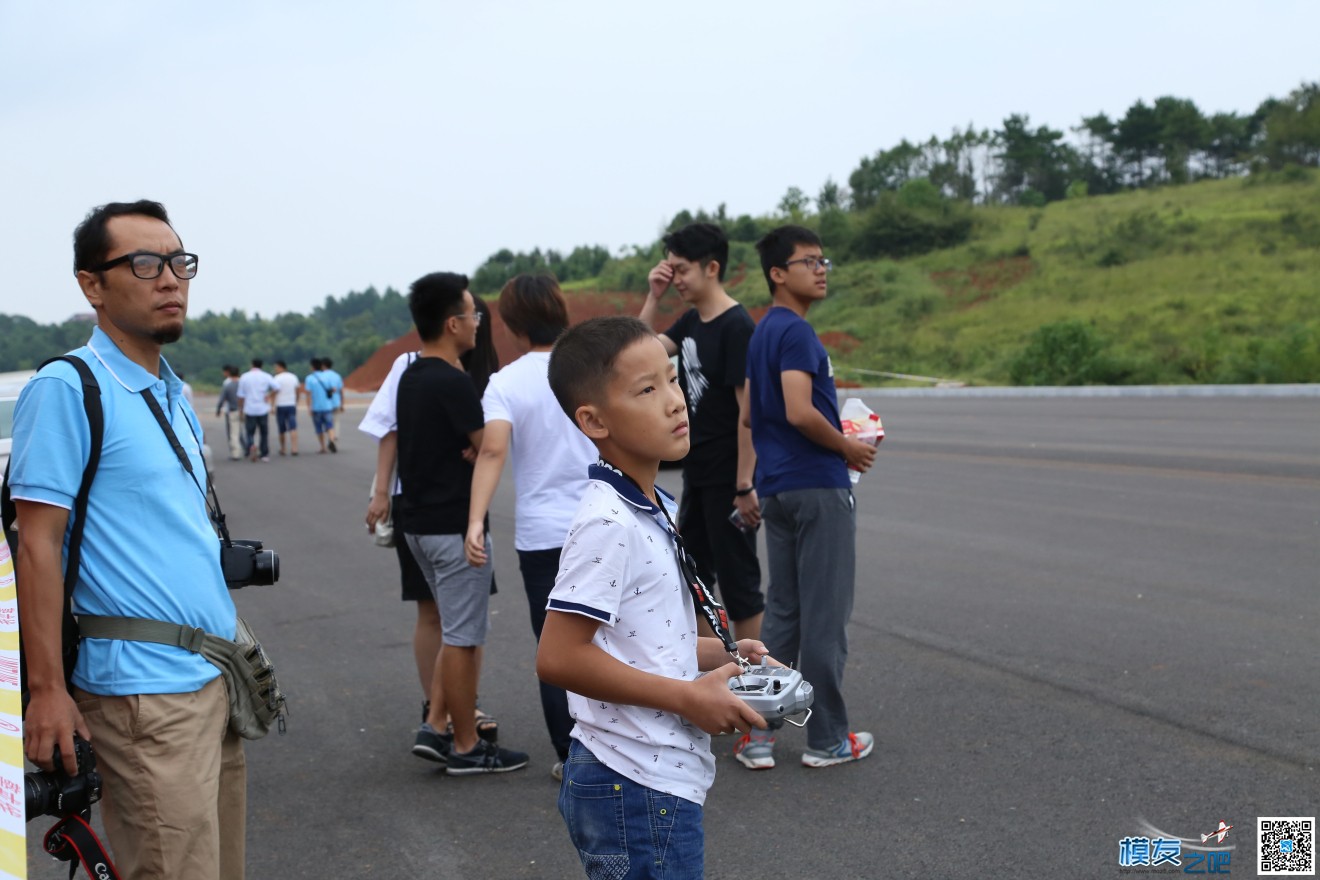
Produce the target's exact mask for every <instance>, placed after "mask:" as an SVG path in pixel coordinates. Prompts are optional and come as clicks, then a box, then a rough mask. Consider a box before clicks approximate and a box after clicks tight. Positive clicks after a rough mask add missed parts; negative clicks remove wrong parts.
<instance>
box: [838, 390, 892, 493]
mask: <svg viewBox="0 0 1320 880" xmlns="http://www.w3.org/2000/svg"><path fill="white" fill-rule="evenodd" d="M839 421H840V422H841V423H842V426H843V433H844V436H845V437H853V438H856V439H858V440H861V441H863V442H866V443H870V444H871V445H872V446H879V445H880V441H882V440H884V439H885V426H884V425H882V424H881V423H880V416H879V415H877V414H876V413H875V412H873V411H872V410H871V408H870V407H869V406H867V405H866V404H865V403H862V401H861V400H859V399H857V398H856V397H849V398H848V399H847V400H845V401H844V402H843V409H841V410H839ZM848 478H849V479H851V480H852V481H853V484H854V485H855V484H856V483H857V481H858V480H860V479H861V478H862V472H861V471H859V470H854V469H853V468H851V467H849V468H848Z"/></svg>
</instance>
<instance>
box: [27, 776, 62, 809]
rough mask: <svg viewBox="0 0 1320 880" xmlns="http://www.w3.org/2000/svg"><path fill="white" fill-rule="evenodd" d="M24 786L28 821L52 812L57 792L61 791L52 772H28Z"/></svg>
mask: <svg viewBox="0 0 1320 880" xmlns="http://www.w3.org/2000/svg"><path fill="white" fill-rule="evenodd" d="M23 788H24V800H25V802H26V804H27V817H28V821H31V820H32V819H35V818H36V817H37V816H44V815H46V814H47V813H50V812H51V807H52V806H53V804H54V800H55V794H56V793H57V792H58V791H59V785H58V783H56V782H55V780H54V779H53V778H52V777H51V774H49V773H44V772H36V773H26V774H24V775H23Z"/></svg>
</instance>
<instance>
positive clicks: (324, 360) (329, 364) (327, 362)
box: [321, 357, 335, 370]
mask: <svg viewBox="0 0 1320 880" xmlns="http://www.w3.org/2000/svg"><path fill="white" fill-rule="evenodd" d="M334 365H335V362H334V361H332V360H330V358H327V357H323V358H321V366H323V367H325V368H326V369H327V370H328V369H330V368H331V367H333V366H334Z"/></svg>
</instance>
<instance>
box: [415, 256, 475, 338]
mask: <svg viewBox="0 0 1320 880" xmlns="http://www.w3.org/2000/svg"><path fill="white" fill-rule="evenodd" d="M467 287H468V277H467V276H466V275H460V274H458V273H457V272H432V273H431V274H430V275H423V276H422V277H421V278H418V279H417V280H416V281H414V282H413V283H412V287H410V288H409V289H408V311H409V312H411V313H412V319H413V324H415V325H416V326H417V335H418V336H420V337H422V341H423V342H434V341H435V340H437V339H439V338H440V335H441V334H442V333H444V330H445V321H448V320H449V319H450V318H452V317H454V316H455V315H459V314H462V312H463V291H465V290H467Z"/></svg>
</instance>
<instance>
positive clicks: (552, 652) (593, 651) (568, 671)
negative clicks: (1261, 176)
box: [536, 612, 727, 715]
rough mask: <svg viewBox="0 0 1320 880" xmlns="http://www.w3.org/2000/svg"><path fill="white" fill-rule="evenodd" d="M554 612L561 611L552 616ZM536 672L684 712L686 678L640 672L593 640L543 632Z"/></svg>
mask: <svg viewBox="0 0 1320 880" xmlns="http://www.w3.org/2000/svg"><path fill="white" fill-rule="evenodd" d="M556 613H561V612H551V616H552V617H553V616H554V614H556ZM726 656H727V655H726ZM536 674H537V675H538V676H539V677H540V679H541V680H542V681H544V682H546V683H548V684H553V685H556V686H558V687H561V688H563V689H564V690H566V691H572V692H573V693H575V694H581V695H582V696H584V697H587V698H589V699H593V700H603V701H605V702H609V703H622V704H626V705H629V706H646V707H648V708H651V709H659V710H661V711H663V712H673V713H675V714H677V715H682V714H683V706H684V704H685V701H684V699H683V696H684V690H683V688H684V686H685V685H686V684H688V682H683V681H680V680H678V679H674V678H666V677H665V676H663V675H655V674H653V673H650V672H642V671H641V670H640V669H636V668H635V667H632V666H629V665H628V664H627V663H623V662H620V661H619V660H616V659H615V658H613V657H611V656H610V655H609V654H606V653H605V652H604V651H602V650H601V649H600V648H599V647H597V646H596V645H595V644H593V643H585V644H566V643H563V642H559V641H557V640H554V639H553V636H552V639H551V641H549V642H547V640H546V638H545V637H544V635H543V636H542V639H541V645H540V648H539V649H538V650H537V652H536Z"/></svg>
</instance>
